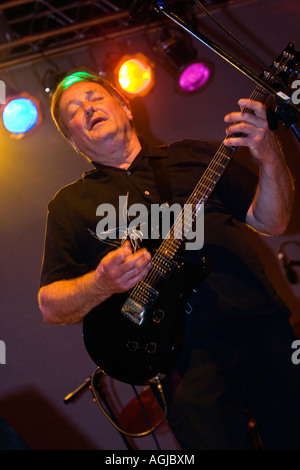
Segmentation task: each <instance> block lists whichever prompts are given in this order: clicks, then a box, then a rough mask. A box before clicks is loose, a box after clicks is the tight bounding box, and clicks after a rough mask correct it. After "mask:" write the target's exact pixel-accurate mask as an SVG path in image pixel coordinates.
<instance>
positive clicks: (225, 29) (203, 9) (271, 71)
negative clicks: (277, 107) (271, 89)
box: [194, 0, 290, 96]
mask: <svg viewBox="0 0 300 470" xmlns="http://www.w3.org/2000/svg"><path fill="white" fill-rule="evenodd" d="M194 2H195V3H196V4H197V5H198V7H199V8H201V10H202V11H204V13H206V14H207V15H208V17H209V18H210V19H211V20H212V21H213V22H214V23H215V24H216V25H217V26H219V28H221V29H222V31H224V32H225V33H226V34H228V35H229V36H230V37H231V38H232V39H233V40H234V41H236V42H237V43H238V44H239V45H240V46H241V47H242V48H243V49H244V50H245V51H246V52H248V54H250V55H251V56H252V57H253V58H254V59H255V60H256V61H257V62H259V63H260V65H262V66H263V68H264V69H265V70H266V71H268V72H269V73H270V74H271V75H272V76H273V78H276V81H277V82H278V83H280V84H281V86H282V87H283V90H285V92H286V93H287V94H288V96H290V89H289V87H288V86H287V85H286V84H285V83H284V82H283V80H281V78H280V77H279V76H278V75H276V73H275V72H274V71H273V70H272V69H271V68H270V67H269V66H268V65H266V64H265V63H264V61H263V60H261V59H260V57H258V56H257V55H256V54H255V53H254V52H253V51H251V49H250V48H249V47H248V46H246V44H244V43H243V42H242V41H241V40H240V39H238V38H237V37H236V36H235V35H234V34H233V33H232V32H231V31H229V30H228V29H227V28H226V27H225V26H224V25H222V23H220V22H219V21H218V20H217V19H216V18H215V17H214V16H213V15H212V14H211V13H210V12H209V11H208V9H207V8H206V7H205V6H204V5H202V3H201V2H199V0H194Z"/></svg>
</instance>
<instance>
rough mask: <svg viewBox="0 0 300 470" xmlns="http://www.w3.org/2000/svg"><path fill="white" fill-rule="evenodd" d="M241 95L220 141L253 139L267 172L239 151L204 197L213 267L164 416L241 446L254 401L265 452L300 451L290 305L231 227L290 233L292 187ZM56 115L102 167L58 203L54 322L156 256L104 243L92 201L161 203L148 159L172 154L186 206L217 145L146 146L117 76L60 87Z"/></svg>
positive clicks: (186, 436) (197, 294) (206, 438)
mask: <svg viewBox="0 0 300 470" xmlns="http://www.w3.org/2000/svg"><path fill="white" fill-rule="evenodd" d="M239 105H240V107H241V111H240V112H233V113H230V114H228V115H227V116H226V117H225V122H226V123H227V124H228V128H227V131H226V132H227V134H228V137H227V139H226V141H225V143H226V146H228V147H235V146H243V147H245V146H246V147H249V149H250V152H251V154H252V156H253V157H254V158H255V159H256V160H257V161H258V162H259V164H260V172H259V178H258V181H257V180H256V179H253V178H252V176H251V175H249V174H248V172H246V171H245V170H243V169H242V168H241V167H240V166H239V165H238V164H237V163H236V162H235V161H234V160H233V161H232V162H231V163H230V165H229V168H228V169H227V170H226V171H225V173H224V175H223V177H222V179H221V181H220V182H219V184H218V185H217V187H216V189H215V191H214V192H213V194H212V195H211V198H210V199H209V200H208V202H207V205H206V212H205V224H204V227H205V240H204V247H203V249H202V250H200V251H199V256H201V257H202V256H203V254H204V255H205V256H207V257H208V258H209V259H211V260H212V262H213V270H212V273H211V274H210V275H209V276H208V277H207V279H205V280H204V281H203V282H202V283H200V284H199V285H198V286H196V287H195V289H193V292H192V294H191V295H190V298H189V302H188V305H189V310H190V313H189V315H187V316H186V331H185V338H184V341H183V345H182V349H181V352H180V354H179V357H178V359H177V361H176V363H175V364H174V367H173V369H172V370H170V372H169V373H168V374H167V376H166V378H165V379H164V380H163V388H164V391H165V395H166V399H167V404H168V410H169V411H168V422H169V424H170V426H171V428H172V429H173V431H174V433H175V436H176V437H177V439H178V441H179V443H180V445H181V447H182V448H183V449H194V450H195V449H244V448H248V445H249V444H248V443H247V419H246V415H245V408H246V409H247V410H248V411H249V412H250V413H251V414H252V415H253V416H254V417H255V419H256V421H257V424H258V429H259V431H260V435H261V439H262V442H263V445H264V447H265V448H267V449H268V448H273V449H274V448H275V449H295V448H298V449H299V448H300V446H299V440H300V439H299V431H298V429H297V419H299V417H300V416H299V404H298V399H297V393H299V390H300V389H299V373H297V372H298V371H297V370H296V366H295V365H293V364H292V362H291V344H292V341H293V340H294V336H293V332H292V330H291V328H290V325H289V322H288V317H289V312H288V310H287V308H286V306H285V305H283V303H282V301H281V300H280V299H279V298H278V297H277V295H276V293H275V292H274V289H273V288H272V286H271V285H270V284H269V282H268V280H267V279H266V277H265V275H264V273H263V269H262V267H261V265H260V263H259V261H258V260H257V258H256V256H255V255H254V253H253V252H252V250H250V248H249V247H248V246H247V245H246V244H245V242H244V241H243V239H242V236H241V234H240V229H239V228H238V225H237V224H236V223H235V220H239V221H241V222H244V223H246V224H248V225H249V226H251V227H252V228H253V229H254V230H256V231H258V232H260V233H264V234H268V235H271V236H276V235H279V234H281V233H283V232H284V231H285V229H286V227H287V225H288V222H289V218H290V214H291V207H292V201H293V183H292V179H291V175H290V172H289V170H288V168H287V166H286V163H285V159H284V156H283V154H282V152H281V149H280V147H279V145H278V143H277V140H276V138H275V136H274V134H273V133H272V132H270V131H269V129H268V123H267V119H266V111H265V107H264V106H263V105H262V104H261V103H259V102H254V101H250V100H246V99H243V100H240V101H239ZM243 108H247V109H250V110H252V111H253V112H254V113H253V114H252V113H246V112H243V111H242V110H243ZM52 115H53V118H54V120H55V122H56V124H57V126H58V128H59V129H60V131H61V132H62V133H63V135H64V136H65V137H66V138H67V139H68V140H69V142H70V143H71V144H72V145H73V147H74V148H75V149H76V151H78V152H79V153H81V154H82V155H84V156H85V157H86V158H88V160H89V161H91V162H92V163H93V165H94V166H95V170H92V171H91V172H88V173H87V174H85V175H84V176H83V178H82V179H81V180H78V181H77V182H75V183H73V184H71V185H69V186H67V187H65V188H63V189H62V190H61V191H59V192H58V194H57V195H56V196H55V198H54V199H53V200H52V201H51V202H50V204H49V212H48V220H47V233H46V242H45V253H44V260H43V269H42V276H41V289H40V292H39V302H40V308H41V310H42V313H43V316H44V319H45V320H46V321H47V322H48V323H61V324H64V323H73V322H77V321H81V320H83V319H84V317H85V316H86V315H87V314H88V313H89V312H90V311H91V310H92V309H93V308H94V307H96V306H97V305H99V304H101V303H102V302H104V301H105V300H106V299H109V298H110V297H111V296H112V295H113V294H116V293H122V292H126V291H128V290H130V289H131V288H133V287H134V286H135V285H136V284H137V283H138V282H139V281H140V280H142V279H143V278H144V276H145V275H146V274H147V272H148V271H149V269H150V266H151V254H150V253H149V252H148V251H147V249H146V248H140V249H137V250H133V249H132V246H131V244H130V243H129V242H128V241H126V242H125V243H123V242H121V241H120V243H119V245H118V244H117V243H116V244H115V246H114V248H115V249H113V250H112V246H111V243H109V241H108V240H106V242H105V241H103V240H102V241H101V240H99V239H97V238H96V237H92V236H91V232H92V233H94V232H95V228H96V225H97V222H98V221H99V217H97V216H96V210H97V207H98V206H99V205H100V204H105V203H110V204H113V205H114V206H117V205H118V201H119V199H118V198H119V195H121V194H122V195H126V194H127V196H128V203H129V204H133V203H143V204H145V205H146V206H147V207H148V208H149V209H150V210H151V207H152V204H157V203H161V202H164V201H161V198H160V192H159V188H157V184H156V182H155V178H154V175H153V171H152V167H151V161H152V159H153V158H155V159H158V160H161V161H162V160H164V161H167V164H168V173H169V179H170V185H171V188H172V199H173V201H174V202H176V203H177V202H178V203H180V204H181V205H183V204H184V203H185V201H186V199H187V197H188V196H189V194H190V193H191V191H192V190H193V187H194V185H195V184H196V183H197V181H198V180H199V178H200V177H201V175H202V174H203V171H204V169H205V168H206V167H207V165H208V163H209V161H210V159H211V158H212V156H213V153H212V149H211V147H210V146H209V145H208V144H207V143H205V142H190V141H183V142H178V143H174V144H172V145H170V146H168V147H163V148H159V149H154V148H151V147H149V146H148V145H147V144H146V143H145V142H144V141H143V140H142V139H140V138H139V137H138V136H137V134H136V132H135V129H134V127H133V125H132V114H131V110H130V108H129V105H128V103H127V102H126V101H125V100H124V99H123V98H122V97H121V96H120V95H119V94H118V93H117V92H116V90H115V89H114V88H113V87H111V85H110V84H108V83H107V82H105V81H103V80H101V79H100V78H99V77H94V76H90V75H89V74H85V73H78V74H74V75H73V76H71V77H67V78H66V79H65V80H64V81H63V82H62V83H61V84H60V85H59V86H58V89H57V91H56V93H55V95H54V97H53V102H52ZM238 133H243V137H238V136H237V134H238ZM239 135H240V134H239ZM116 245H118V246H117V248H116ZM188 256H189V253H187V257H188ZM194 256H195V257H197V255H194V253H193V254H192V257H194ZM190 257H191V256H190ZM297 381H298V383H297ZM281 384H282V385H283V384H284V386H283V387H281ZM297 417H298V418H297ZM275 426H277V427H275Z"/></svg>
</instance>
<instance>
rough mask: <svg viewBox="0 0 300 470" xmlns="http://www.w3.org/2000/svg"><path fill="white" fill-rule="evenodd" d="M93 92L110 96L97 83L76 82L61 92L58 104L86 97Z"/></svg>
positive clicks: (64, 104)
mask: <svg viewBox="0 0 300 470" xmlns="http://www.w3.org/2000/svg"><path fill="white" fill-rule="evenodd" d="M95 93H101V95H103V96H110V93H109V92H108V91H107V90H106V89H105V88H103V86H102V85H99V83H93V82H78V83H73V84H72V85H70V86H69V87H68V88H67V89H66V90H65V91H64V92H63V94H62V97H61V100H60V105H63V106H64V107H65V106H67V105H68V104H69V103H71V102H72V101H75V100H77V99H87V98H90V97H91V96H93V95H94V94H95Z"/></svg>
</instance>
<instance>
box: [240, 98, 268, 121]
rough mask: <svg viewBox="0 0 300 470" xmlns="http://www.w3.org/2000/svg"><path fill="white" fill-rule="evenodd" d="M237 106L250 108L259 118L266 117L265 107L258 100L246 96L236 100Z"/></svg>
mask: <svg viewBox="0 0 300 470" xmlns="http://www.w3.org/2000/svg"><path fill="white" fill-rule="evenodd" d="M238 104H239V106H240V107H241V108H242V109H245V108H246V109H251V110H252V111H254V112H255V115H256V116H257V117H260V118H263V119H264V118H266V107H265V105H264V104H263V103H261V102H260V101H254V100H250V99H248V98H242V99H240V100H239V101H238Z"/></svg>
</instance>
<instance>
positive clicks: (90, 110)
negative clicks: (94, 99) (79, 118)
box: [82, 101, 94, 117]
mask: <svg viewBox="0 0 300 470" xmlns="http://www.w3.org/2000/svg"><path fill="white" fill-rule="evenodd" d="M82 107H83V111H84V114H85V115H86V116H87V117H90V116H91V115H92V114H93V112H94V108H93V106H92V105H91V103H89V102H88V101H84V102H83V103H82Z"/></svg>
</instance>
